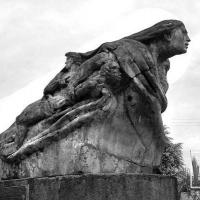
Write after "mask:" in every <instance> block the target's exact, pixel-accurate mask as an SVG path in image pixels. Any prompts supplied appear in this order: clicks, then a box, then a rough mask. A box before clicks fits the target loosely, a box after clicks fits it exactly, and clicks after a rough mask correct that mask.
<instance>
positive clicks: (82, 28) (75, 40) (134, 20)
mask: <svg viewBox="0 0 200 200" xmlns="http://www.w3.org/2000/svg"><path fill="white" fill-rule="evenodd" d="M0 5H1V6H0V36H1V37H0V48H1V56H0V68H1V73H0V91H1V93H0V132H2V131H4V130H5V129H6V128H8V127H9V126H10V125H11V123H12V122H13V121H14V120H15V117H16V116H17V115H18V114H19V113H20V112H21V111H22V110H23V109H24V108H25V107H26V106H27V105H28V104H29V103H31V102H33V101H35V100H37V99H39V98H41V96H42V91H43V88H44V87H45V86H46V84H47V83H48V82H49V81H50V80H51V79H52V78H53V77H54V76H55V75H56V73H58V72H59V71H60V70H61V69H62V68H63V66H64V62H65V57H64V54H65V53H66V52H67V51H82V52H85V51H89V50H92V49H94V48H96V47H97V46H99V45H100V44H101V43H103V42H106V41H112V40H116V39H119V38H122V37H124V36H127V35H130V34H132V33H134V32H137V31H140V30H142V29H144V28H147V27H148V26H151V25H153V24H154V23H157V22H158V21H161V20H164V19H171V18H174V19H180V20H182V21H183V22H184V23H185V25H186V28H187V29H188V32H189V36H190V38H191V40H192V42H191V45H190V46H189V50H188V53H187V54H184V55H181V56H177V57H175V58H173V59H171V69H170V72H169V76H168V78H169V82H170V89H169V92H168V100H169V106H168V108H167V111H166V112H165V114H164V116H163V117H164V123H165V124H166V125H167V126H168V127H169V130H170V132H171V137H173V138H174V141H175V142H183V144H184V158H185V161H186V163H187V164H188V163H189V150H190V149H192V151H199V152H200V145H199V141H200V134H199V132H200V112H198V110H200V94H199V91H200V78H199V77H200V68H199V65H198V64H200V57H199V56H198V52H200V46H199V44H200V24H199V20H198V19H199V18H200V12H199V10H200V3H199V2H198V1H196V0H193V1H191V0H190V1H187V0H174V1H170V0H166V1H161V0H149V1H145V0H135V1H133V0H101V1H100V0H85V1H83V0H73V1H72V0H68V1H65V0H60V1H53V0H43V1H39V0H29V1H26V0H18V1H14V0H7V1H4V0H0Z"/></svg>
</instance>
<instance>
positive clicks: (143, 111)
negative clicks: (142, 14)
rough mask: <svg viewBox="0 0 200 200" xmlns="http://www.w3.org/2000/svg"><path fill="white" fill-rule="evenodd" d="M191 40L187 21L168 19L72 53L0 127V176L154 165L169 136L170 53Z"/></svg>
mask: <svg viewBox="0 0 200 200" xmlns="http://www.w3.org/2000/svg"><path fill="white" fill-rule="evenodd" d="M189 41H190V40H189V37H188V35H187V32H186V30H185V27H184V25H183V23H182V22H180V21H176V20H167V21H163V22H160V23H158V24H156V25H154V26H152V27H150V28H148V29H145V30H144V31H142V32H139V33H136V34H133V35H131V36H128V37H126V38H122V39H120V40H117V41H114V42H109V43H104V44H102V45H101V46H100V47H99V48H97V49H96V50H94V51H90V52H87V53H74V52H69V53H67V54H66V57H67V61H66V65H65V67H64V68H63V69H62V70H61V72H59V73H58V74H57V75H56V77H55V78H54V79H53V80H52V81H51V82H50V83H49V84H48V85H47V86H46V87H45V89H44V95H43V97H42V98H41V99H39V100H38V101H36V102H34V103H32V104H30V105H29V106H27V107H26V108H25V109H24V110H23V111H22V113H21V114H20V115H19V116H17V118H16V121H15V122H14V123H13V124H12V125H11V127H10V128H8V129H7V130H6V131H5V132H3V133H2V134H0V158H1V159H0V178H4V179H6V178H22V177H37V176H45V175H60V174H69V173H78V172H81V173H88V172H90V173H102V172H105V173H107V172H109V173H110V172H113V173H118V172H145V173H150V172H152V169H153V168H154V167H158V166H159V164H160V158H161V154H162V151H163V148H164V146H165V144H166V138H165V136H164V133H163V123H162V118H161V113H162V112H164V110H165V109H166V107H167V99H166V95H165V93H166V91H167V89H168V83H167V78H166V76H167V71H168V69H169V58H170V57H172V56H174V55H178V54H181V53H185V52H186V49H187V46H188V43H189Z"/></svg>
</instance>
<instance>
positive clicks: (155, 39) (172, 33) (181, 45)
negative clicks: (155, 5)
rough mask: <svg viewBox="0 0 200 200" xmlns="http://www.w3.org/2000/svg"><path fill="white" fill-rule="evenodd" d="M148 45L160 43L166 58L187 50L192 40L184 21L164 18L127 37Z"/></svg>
mask: <svg viewBox="0 0 200 200" xmlns="http://www.w3.org/2000/svg"><path fill="white" fill-rule="evenodd" d="M125 39H133V40H137V41H139V42H142V43H144V44H146V45H150V44H152V43H154V44H157V45H160V46H159V47H158V48H160V51H162V54H163V56H164V57H165V59H167V58H170V57H172V56H175V55H179V54H182V53H186V52H187V48H188V45H189V42H190V38H189V36H188V33H187V30H186V28H185V26H184V24H183V22H181V21H178V20H164V21H161V22H159V23H157V24H155V25H153V26H151V27H149V28H147V29H145V30H143V31H140V32H138V33H135V34H133V35H130V36H128V37H125Z"/></svg>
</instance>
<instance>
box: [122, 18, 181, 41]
mask: <svg viewBox="0 0 200 200" xmlns="http://www.w3.org/2000/svg"><path fill="white" fill-rule="evenodd" d="M180 26H184V24H183V22H181V21H178V20H164V21H161V22H159V23H157V24H155V25H153V26H151V27H149V28H147V29H144V30H142V31H140V32H138V33H134V34H132V35H130V36H127V37H124V38H123V39H132V40H137V41H139V42H142V43H146V42H148V41H150V40H154V39H156V38H160V37H162V36H163V34H165V33H170V32H171V31H172V30H174V29H175V28H178V27H180Z"/></svg>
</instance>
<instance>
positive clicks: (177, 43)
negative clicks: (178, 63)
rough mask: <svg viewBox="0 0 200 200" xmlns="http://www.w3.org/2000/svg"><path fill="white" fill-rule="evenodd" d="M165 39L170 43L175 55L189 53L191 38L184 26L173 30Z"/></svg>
mask: <svg viewBox="0 0 200 200" xmlns="http://www.w3.org/2000/svg"><path fill="white" fill-rule="evenodd" d="M165 38H166V40H167V41H168V42H169V44H168V45H169V50H171V51H173V52H174V54H175V55H178V54H182V53H186V52H187V48H188V45H189V42H190V38H189V36H188V33H187V30H186V28H185V26H184V25H182V26H180V27H177V28H175V29H173V30H172V31H171V33H170V34H169V35H165Z"/></svg>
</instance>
